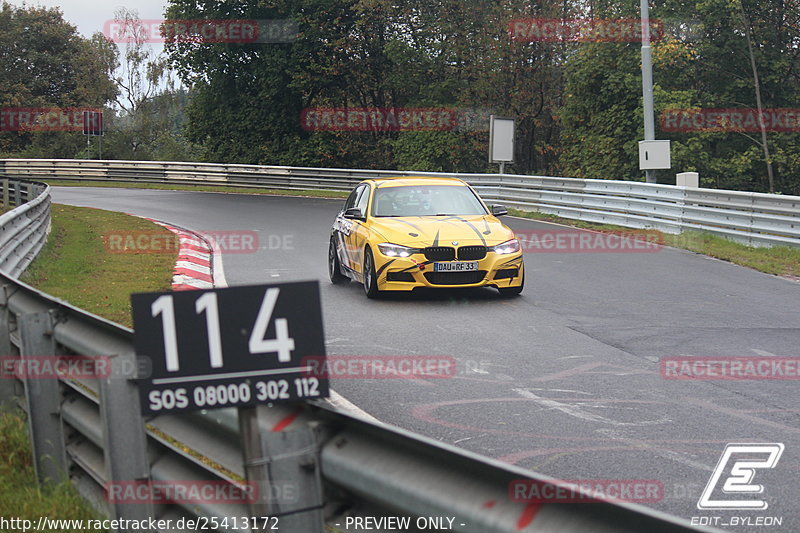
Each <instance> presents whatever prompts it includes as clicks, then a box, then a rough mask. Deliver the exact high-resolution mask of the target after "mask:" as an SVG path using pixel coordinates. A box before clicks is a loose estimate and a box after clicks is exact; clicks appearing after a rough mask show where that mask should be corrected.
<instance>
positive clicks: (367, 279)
mask: <svg viewBox="0 0 800 533" xmlns="http://www.w3.org/2000/svg"><path fill="white" fill-rule="evenodd" d="M380 292H381V291H380V290H379V289H378V278H377V276H376V275H375V260H374V259H373V258H372V251H371V250H370V249H369V247H367V248H365V249H364V293H365V294H366V295H367V298H377V297H379V296H380Z"/></svg>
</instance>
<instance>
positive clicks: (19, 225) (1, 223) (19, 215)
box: [0, 179, 50, 278]
mask: <svg viewBox="0 0 800 533" xmlns="http://www.w3.org/2000/svg"><path fill="white" fill-rule="evenodd" d="M0 186H1V187H2V201H3V204H2V207H3V210H4V211H6V210H7V211H6V212H4V213H3V214H2V215H0V270H2V271H4V272H6V273H8V274H9V275H10V276H12V277H14V278H16V277H19V275H20V274H21V273H22V272H23V271H24V270H25V269H26V268H28V265H29V264H30V263H31V261H33V258H34V257H36V254H38V253H39V250H41V248H42V246H44V243H45V240H46V239H47V233H48V232H49V231H50V188H49V187H48V186H47V185H46V184H44V183H36V182H30V181H20V180H9V179H3V180H0Z"/></svg>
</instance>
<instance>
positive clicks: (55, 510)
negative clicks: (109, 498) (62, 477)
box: [0, 413, 102, 533]
mask: <svg viewBox="0 0 800 533" xmlns="http://www.w3.org/2000/svg"><path fill="white" fill-rule="evenodd" d="M0 516H1V517H4V518H6V519H10V518H19V519H21V520H30V521H31V522H32V523H33V524H36V523H37V522H38V520H39V517H40V516H45V517H48V518H55V519H64V520H70V519H74V520H81V519H83V520H87V519H102V517H101V516H100V515H99V514H98V513H96V512H95V511H94V510H93V509H92V508H91V507H90V506H89V504H88V503H86V501H85V500H83V498H82V497H81V496H80V494H78V491H77V490H76V489H75V488H74V487H73V486H72V485H71V484H70V483H69V482H66V481H65V482H62V483H59V484H57V485H49V486H47V487H43V488H40V487H39V484H38V482H37V480H36V474H35V471H34V468H33V463H32V454H31V447H30V442H29V440H28V427H27V425H26V423H25V421H24V419H23V418H22V417H21V416H19V415H16V414H11V413H0ZM34 527H35V526H34ZM4 531H15V529H11V530H4ZM16 531H22V528H19V529H17V530H16ZM59 531H64V532H75V533H78V532H79V531H81V532H83V531H85V530H78V529H69V528H67V529H59Z"/></svg>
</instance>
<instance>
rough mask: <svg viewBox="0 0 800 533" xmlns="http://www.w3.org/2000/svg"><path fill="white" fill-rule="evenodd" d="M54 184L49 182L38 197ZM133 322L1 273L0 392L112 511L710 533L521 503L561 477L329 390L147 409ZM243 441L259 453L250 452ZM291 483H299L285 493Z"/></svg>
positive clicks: (67, 471) (37, 441)
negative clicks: (138, 490) (208, 489)
mask: <svg viewBox="0 0 800 533" xmlns="http://www.w3.org/2000/svg"><path fill="white" fill-rule="evenodd" d="M46 195H47V189H46V188H45V189H44V190H43V191H42V192H41V194H40V196H39V197H37V198H34V199H32V200H31V203H33V202H36V201H37V200H40V199H41V197H42V196H46ZM41 202H42V203H43V202H44V200H41ZM30 220H31V221H30V224H31V225H35V224H36V223H37V222H36V219H30ZM132 333H133V332H132V331H131V330H130V329H127V328H124V327H121V326H119V325H117V324H114V323H112V322H109V321H108V320H105V319H103V318H100V317H98V316H95V315H92V314H90V313H87V312H86V311H83V310H81V309H78V308H76V307H74V306H71V305H69V304H67V303H65V302H63V301H60V300H58V299H56V298H53V297H51V296H49V295H47V294H44V293H42V292H41V291H38V290H36V289H35V288H33V287H30V286H28V285H26V284H24V283H21V282H19V281H18V280H16V279H15V278H14V277H12V276H9V275H7V274H2V273H0V352H2V354H4V357H3V365H2V369H3V371H6V370H7V369H8V368H15V369H18V370H19V369H22V370H23V371H22V372H21V373H18V374H17V377H18V378H19V379H0V404H3V405H4V406H6V407H8V406H9V405H19V406H20V407H22V408H23V409H24V410H25V412H26V413H27V416H28V420H29V427H30V429H31V433H32V445H33V456H34V464H35V468H36V473H37V476H38V477H39V479H40V480H41V481H43V482H46V481H54V480H61V479H65V478H68V479H70V480H71V481H72V482H73V483H74V484H75V486H76V487H77V488H78V490H79V491H80V492H81V493H82V494H83V495H84V496H85V497H86V498H87V499H88V500H89V501H90V502H92V503H93V504H94V505H95V506H96V507H97V508H98V509H99V510H101V511H102V512H104V513H106V514H107V515H109V516H112V517H114V518H120V519H127V520H147V519H149V518H156V519H171V520H173V521H176V520H179V519H181V518H183V519H187V518H190V519H191V518H197V517H204V518H206V519H216V520H217V521H218V523H224V522H223V520H227V526H219V527H216V529H217V530H219V531H250V530H254V529H255V528H252V527H250V526H247V527H239V526H235V525H234V524H236V523H237V522H235V519H237V518H238V520H239V522H238V524H240V525H241V524H242V522H241V520H242V517H248V516H250V517H252V516H256V517H258V516H264V515H272V516H278V517H279V530H280V531H285V532H289V533H319V532H321V531H323V524H324V523H326V524H327V525H326V526H325V527H326V528H327V529H328V530H329V531H330V530H334V531H336V530H346V529H347V528H346V527H344V524H346V523H347V520H348V517H354V516H355V517H358V516H362V517H363V516H373V517H376V516H400V515H402V516H410V517H427V516H431V517H453V518H454V524H453V526H452V530H454V531H462V532H470V533H473V532H474V533H479V532H480V533H486V532H503V533H504V532H509V533H511V532H519V531H548V532H549V531H559V532H571V531H581V532H583V531H587V530H591V531H596V532H600V533H603V532H608V533H611V532H640V531H649V532H652V533H657V532H684V531H711V530H710V529H703V528H694V527H690V526H689V525H688V523H687V522H686V521H684V520H681V519H677V518H673V517H669V516H666V515H664V514H662V513H659V512H655V511H652V510H648V509H645V508H643V507H640V506H637V505H633V504H625V503H610V502H597V503H593V504H591V505H587V504H585V503H581V504H576V505H571V504H568V503H530V502H525V501H514V498H512V497H510V496H511V495H510V493H509V490H510V486H511V483H512V482H516V481H518V480H524V481H525V482H526V483H536V484H537V485H538V486H542V487H544V486H551V487H552V486H553V485H556V484H560V483H561V482H558V481H556V480H552V479H550V478H545V477H543V476H538V475H535V474H533V473H531V472H528V471H525V470H522V469H519V468H516V467H514V466H511V465H507V464H503V463H499V462H497V461H493V460H490V459H486V458H483V457H479V456H477V455H475V454H471V453H469V452H466V451H464V450H460V449H457V448H455V447H453V446H448V445H444V444H441V443H439V442H435V441H432V440H430V439H426V438H423V437H420V436H417V435H414V434H412V433H410V432H407V431H404V430H401V429H397V428H393V427H389V426H386V425H382V424H379V423H375V422H370V421H366V420H362V419H359V418H356V417H354V416H351V415H348V414H345V413H342V412H338V411H336V410H333V409H331V408H330V407H326V406H325V404H324V403H322V402H306V403H303V404H299V405H290V406H258V407H255V408H252V409H253V411H252V412H251V413H249V414H250V415H253V416H248V417H247V418H246V420H243V419H241V418H240V417H238V415H237V412H236V411H234V410H230V409H223V410H218V411H211V412H208V413H205V412H200V413H194V414H188V415H160V416H156V417H153V418H149V419H143V418H142V415H141V412H140V408H139V400H138V392H137V389H136V387H135V385H134V383H133V382H132V381H131V379H130V378H131V377H132V376H133V375H134V372H133V371H132V369H134V368H139V364H140V361H137V359H136V357H135V352H134V348H133V344H132ZM99 355H102V356H107V357H108V361H109V366H108V368H109V369H110V372H108V373H106V374H102V375H100V376H98V377H97V378H96V379H89V378H87V377H86V376H76V375H68V374H61V375H59V376H58V377H57V379H42V378H43V377H46V376H42V375H40V374H36V373H32V372H26V371H24V370H25V369H28V368H30V367H28V366H27V365H29V364H31V363H32V362H37V361H38V362H39V363H41V361H42V360H43V359H41V358H57V357H58V358H64V359H63V360H64V361H76V360H77V358H80V357H81V356H84V357H96V356H99ZM145 362H146V361H145ZM51 377H52V376H51ZM245 441H246V442H248V444H249V446H248V448H249V449H251V450H252V449H257V450H260V454H257V456H255V457H253V456H250V457H245V456H244V453H243V449H244V446H243V442H245ZM245 480H246V481H247V482H250V483H254V484H255V485H256V486H257V487H258V489H259V490H258V494H260V496H259V498H258V499H257V500H255V501H252V502H245V503H237V502H230V501H218V500H214V499H201V500H199V501H194V502H187V501H183V502H178V501H176V499H175V498H173V499H172V500H170V501H165V502H160V503H158V504H157V505H154V504H153V503H152V502H150V503H146V502H145V503H142V502H138V503H132V502H130V501H114V500H113V499H111V498H109V497H108V494H109V492H108V491H109V490H110V488H109V487H110V485H109V483H111V484H117V485H118V484H119V483H124V482H129V483H130V482H136V483H142V482H161V483H178V484H180V483H183V484H186V483H192V482H199V483H204V484H209V483H215V484H218V485H225V486H230V485H233V484H236V483H240V482H243V481H245ZM287 485H288V486H292V487H294V488H295V489H296V490H293V491H286V490H285V489H286V487H287ZM282 489H284V490H282ZM173 524H176V522H173ZM232 525H234V527H231V526H232ZM262 528H263V526H262ZM191 529H192V528H191V527H186V528H175V527H172V528H171V529H170V530H171V531H183V530H191ZM147 530H149V529H146V528H140V529H138V531H147ZM416 530H417V529H415V528H413V527H410V528H409V529H408V530H407V531H416Z"/></svg>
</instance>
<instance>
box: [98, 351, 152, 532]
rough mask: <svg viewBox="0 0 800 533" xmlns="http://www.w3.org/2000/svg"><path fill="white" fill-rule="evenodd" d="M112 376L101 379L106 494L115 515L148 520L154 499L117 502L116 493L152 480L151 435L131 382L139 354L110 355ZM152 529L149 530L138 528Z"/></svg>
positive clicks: (126, 518) (101, 416) (136, 392)
mask: <svg viewBox="0 0 800 533" xmlns="http://www.w3.org/2000/svg"><path fill="white" fill-rule="evenodd" d="M109 362H110V365H108V366H109V370H110V372H109V373H108V375H106V376H103V377H101V379H99V380H98V381H99V384H100V419H101V421H102V425H103V450H104V457H105V466H106V473H107V475H108V483H109V484H113V483H119V482H122V484H119V485H107V486H106V487H105V489H106V496H107V499H108V503H109V507H110V509H111V511H112V514H113V516H114V518H117V519H125V520H137V521H140V522H141V521H142V520H144V521H145V523H147V522H146V521H147V519H148V518H151V517H154V516H155V514H154V512H153V502H152V501H144V502H137V503H124V502H123V501H115V500H116V498H114V497H112V496H113V495H114V494H119V493H121V489H122V488H125V487H130V486H131V485H132V484H139V483H145V484H146V483H149V481H150V460H149V458H148V455H147V435H146V433H145V428H144V419H143V418H142V412H141V408H140V405H139V389H138V388H137V387H136V385H135V384H134V383H133V381H131V379H132V378H135V377H137V376H136V374H135V369H136V368H137V362H136V356H134V355H133V354H123V355H114V356H111V357H109ZM140 531H150V530H149V529H137V532H140Z"/></svg>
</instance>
